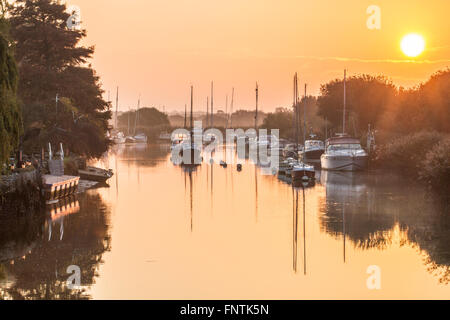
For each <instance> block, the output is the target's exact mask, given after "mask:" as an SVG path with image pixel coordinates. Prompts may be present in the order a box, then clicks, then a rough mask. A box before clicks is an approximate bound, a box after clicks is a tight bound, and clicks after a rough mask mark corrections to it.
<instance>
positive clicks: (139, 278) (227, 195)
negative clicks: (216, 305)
mask: <svg viewBox="0 0 450 320" xmlns="http://www.w3.org/2000/svg"><path fill="white" fill-rule="evenodd" d="M226 152H228V151H227V150H224V149H222V148H220V149H219V150H217V151H216V152H215V153H214V154H213V155H212V156H211V158H209V156H205V157H204V161H203V163H202V164H201V165H200V166H196V167H188V166H178V165H174V164H173V163H171V161H170V148H169V146H152V145H148V146H147V147H146V148H141V147H138V148H136V146H125V147H123V148H122V149H121V148H118V149H117V150H112V151H111V153H110V154H109V155H108V157H106V158H105V159H104V160H103V161H104V166H105V167H106V168H115V177H114V178H113V179H111V180H110V181H109V184H110V185H111V188H100V189H98V190H93V191H90V192H89V193H87V194H85V195H81V196H80V197H79V198H78V199H77V200H75V201H73V202H70V203H67V205H66V209H67V208H69V209H72V211H73V213H71V214H61V213H63V212H65V210H66V209H64V210H63V209H61V210H60V211H58V210H56V211H53V219H52V218H51V217H52V212H48V215H45V214H42V215H38V214H30V215H29V216H27V217H21V218H15V219H13V220H12V221H9V222H7V220H6V219H5V218H0V231H2V232H1V233H0V260H1V261H2V262H1V263H0V288H1V289H0V292H1V294H2V297H5V298H10V297H14V298H17V299H23V298H36V299H39V298H45V297H49V298H100V299H107V298H125V299H127V298H129V299H303V298H325V299H328V298H329V299H335V298H341V299H343V298H344V299H345V298H387V299H390V298H420V297H425V298H430V297H433V298H448V296H449V294H450V286H448V285H446V284H447V283H448V282H449V279H450V272H449V266H450V255H449V247H448V246H449V243H450V221H449V215H448V207H447V206H446V205H445V203H444V204H443V203H440V202H438V201H437V200H436V199H434V198H433V197H432V196H431V195H430V194H428V193H427V192H426V189H425V188H424V187H423V186H420V185H412V184H410V183H406V182H405V181H404V180H401V179H399V178H397V177H395V176H392V175H385V174H382V173H376V174H375V173H357V174H354V173H333V172H320V171H319V170H318V171H317V177H316V183H315V184H310V185H307V186H303V185H294V186H292V185H291V184H290V181H289V180H288V179H286V178H285V177H277V176H272V175H265V174H263V173H265V172H264V168H261V167H259V166H257V165H256V166H255V165H254V164H253V163H252V162H251V161H249V160H248V159H238V160H237V162H236V163H229V164H228V166H227V167H224V166H220V165H219V163H220V160H222V159H224V154H225V153H226ZM211 159H214V162H211ZM237 163H239V164H241V165H242V168H241V170H238V169H237V166H236V164H237ZM76 201H78V204H77V202H76ZM78 210H79V211H78ZM39 217H43V218H39ZM110 218H111V221H109V219H110ZM110 226H111V228H110ZM49 239H50V241H49ZM112 243H113V244H114V245H112ZM12 261H13V263H12ZM148 262H151V263H148ZM72 264H75V265H80V267H81V269H82V270H83V276H82V281H83V286H84V291H80V292H72V291H70V292H68V291H67V290H66V289H65V280H66V279H67V274H66V268H67V266H68V265H72ZM372 264H375V265H380V267H382V273H383V290H381V291H379V292H372V291H369V290H367V287H366V284H365V283H366V282H365V281H366V269H367V267H368V266H369V265H372ZM36 266H39V267H38V268H36ZM180 266H182V268H180Z"/></svg>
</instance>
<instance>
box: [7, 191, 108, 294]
mask: <svg viewBox="0 0 450 320" xmlns="http://www.w3.org/2000/svg"><path fill="white" fill-rule="evenodd" d="M78 201H79V204H80V210H79V211H78V210H77V211H78V212H73V213H72V214H70V215H66V216H64V215H60V216H55V217H54V219H53V220H52V218H51V217H50V216H48V215H46V214H44V213H38V212H36V213H30V215H29V216H27V217H21V218H13V219H8V220H3V221H2V222H1V223H0V226H1V229H2V230H1V236H0V254H1V255H0V261H2V262H1V263H0V265H1V268H0V274H2V273H3V278H4V280H3V282H2V280H1V279H0V296H1V297H2V298H3V299H8V298H13V299H88V298H90V297H89V296H88V295H87V294H86V288H87V287H89V286H91V285H92V284H93V283H94V282H95V277H96V276H98V275H97V271H98V268H99V266H100V264H101V263H102V255H103V253H105V252H106V251H109V250H110V249H111V244H110V243H111V241H110V240H111V239H110V236H109V215H110V210H109V208H107V207H106V206H105V204H104V203H103V201H102V199H101V197H100V195H99V194H97V193H96V192H95V191H94V192H92V191H91V192H88V193H87V194H84V195H81V196H80V197H79V199H78ZM37 217H42V218H37ZM70 265H77V266H79V267H80V269H81V288H82V289H79V290H70V289H68V288H67V285H66V281H67V279H68V277H69V276H70V274H67V272H66V270H67V267H69V266H70ZM0 277H1V276H0ZM5 279H6V280H5Z"/></svg>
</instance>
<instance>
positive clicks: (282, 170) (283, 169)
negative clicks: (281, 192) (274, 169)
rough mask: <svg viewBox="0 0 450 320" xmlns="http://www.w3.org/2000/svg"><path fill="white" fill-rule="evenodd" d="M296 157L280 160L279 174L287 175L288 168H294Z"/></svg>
mask: <svg viewBox="0 0 450 320" xmlns="http://www.w3.org/2000/svg"><path fill="white" fill-rule="evenodd" d="M294 161H295V160H294V158H287V159H285V160H283V161H281V162H280V165H279V166H278V174H279V175H286V170H288V169H289V168H292V164H293V163H294Z"/></svg>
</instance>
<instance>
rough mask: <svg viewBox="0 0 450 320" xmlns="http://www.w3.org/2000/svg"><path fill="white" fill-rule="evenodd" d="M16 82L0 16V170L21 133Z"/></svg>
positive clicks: (3, 19) (3, 21) (13, 61)
mask: <svg viewBox="0 0 450 320" xmlns="http://www.w3.org/2000/svg"><path fill="white" fill-rule="evenodd" d="M2 5H3V3H2ZM2 8H3V6H2ZM17 82H18V72H17V66H16V61H15V59H14V54H13V51H12V47H11V42H10V39H9V26H8V23H7V21H6V20H5V18H4V17H3V16H2V17H0V168H1V164H3V163H4V162H5V161H6V160H7V159H8V157H9V155H10V153H11V152H12V151H13V150H14V149H15V148H16V147H17V146H18V143H19V137H20V135H21V133H22V114H21V111H20V107H19V104H18V101H17V97H16V92H17Z"/></svg>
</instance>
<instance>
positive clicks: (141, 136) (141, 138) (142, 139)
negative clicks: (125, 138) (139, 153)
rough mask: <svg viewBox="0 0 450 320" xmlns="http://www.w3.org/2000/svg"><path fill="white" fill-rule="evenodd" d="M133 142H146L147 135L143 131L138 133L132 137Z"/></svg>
mask: <svg viewBox="0 0 450 320" xmlns="http://www.w3.org/2000/svg"><path fill="white" fill-rule="evenodd" d="M133 139H134V141H135V143H147V136H146V135H145V134H144V133H139V134H137V135H135V136H134V137H133Z"/></svg>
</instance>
